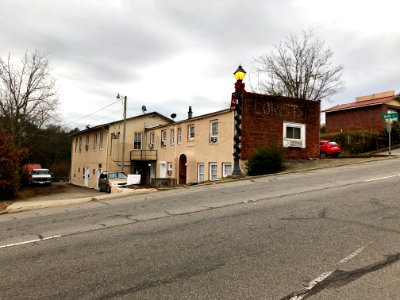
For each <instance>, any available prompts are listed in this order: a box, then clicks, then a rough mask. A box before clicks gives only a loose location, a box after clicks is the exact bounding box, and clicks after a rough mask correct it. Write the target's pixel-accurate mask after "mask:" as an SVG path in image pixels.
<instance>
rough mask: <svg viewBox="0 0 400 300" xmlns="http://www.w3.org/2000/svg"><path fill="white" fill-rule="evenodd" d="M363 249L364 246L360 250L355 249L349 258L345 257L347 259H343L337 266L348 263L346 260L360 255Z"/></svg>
mask: <svg viewBox="0 0 400 300" xmlns="http://www.w3.org/2000/svg"><path fill="white" fill-rule="evenodd" d="M364 248H365V246H364V247H361V248H360V249H357V250H356V251H354V252H353V253H351V254H350V255H349V256H347V257H345V258H343V259H342V260H341V261H339V264H342V263H345V262H346V261H348V260H350V259H352V258H354V257H356V256H357V255H358V254H360V253H361V251H363V250H364Z"/></svg>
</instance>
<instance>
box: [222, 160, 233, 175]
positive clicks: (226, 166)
mask: <svg viewBox="0 0 400 300" xmlns="http://www.w3.org/2000/svg"><path fill="white" fill-rule="evenodd" d="M231 175H232V164H231V163H222V177H228V176H231Z"/></svg>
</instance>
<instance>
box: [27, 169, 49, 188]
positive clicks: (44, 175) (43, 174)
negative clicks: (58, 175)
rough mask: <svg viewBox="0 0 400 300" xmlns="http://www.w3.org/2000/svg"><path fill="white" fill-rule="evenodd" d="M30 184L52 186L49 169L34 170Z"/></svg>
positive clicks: (30, 177)
mask: <svg viewBox="0 0 400 300" xmlns="http://www.w3.org/2000/svg"><path fill="white" fill-rule="evenodd" d="M29 183H30V184H43V185H51V174H50V171H49V169H33V170H32V171H31V174H30V176H29Z"/></svg>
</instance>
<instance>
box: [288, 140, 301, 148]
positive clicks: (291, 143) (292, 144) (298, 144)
mask: <svg viewBox="0 0 400 300" xmlns="http://www.w3.org/2000/svg"><path fill="white" fill-rule="evenodd" d="M288 147H298V148H301V147H303V141H302V140H288Z"/></svg>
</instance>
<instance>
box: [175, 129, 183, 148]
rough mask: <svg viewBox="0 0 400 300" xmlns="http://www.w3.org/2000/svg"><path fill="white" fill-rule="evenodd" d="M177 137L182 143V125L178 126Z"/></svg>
mask: <svg viewBox="0 0 400 300" xmlns="http://www.w3.org/2000/svg"><path fill="white" fill-rule="evenodd" d="M176 139H177V143H178V144H182V127H179V128H178V132H177V137H176Z"/></svg>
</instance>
